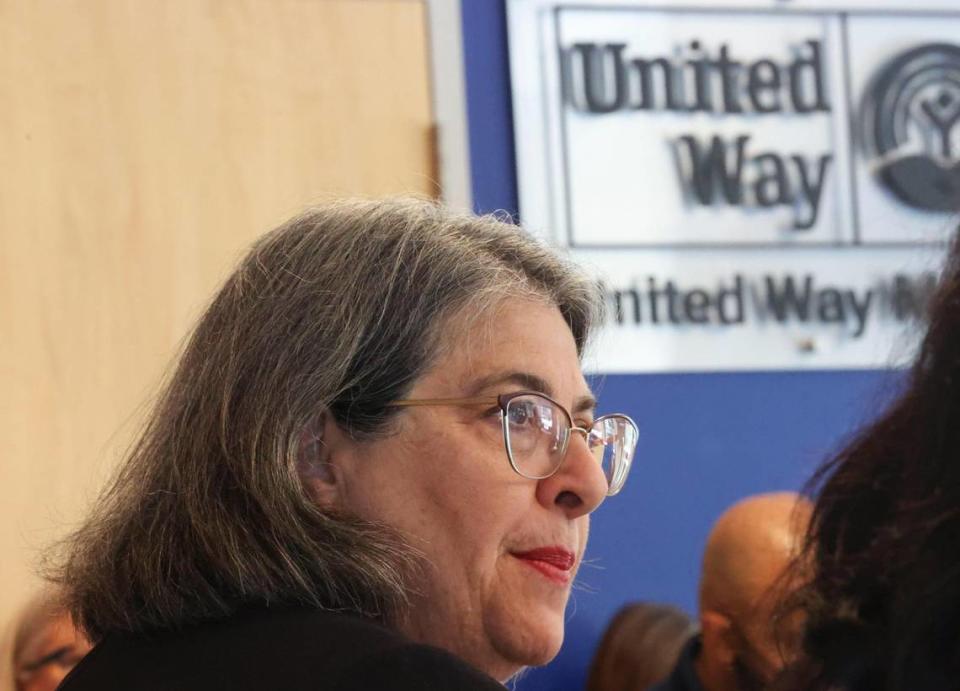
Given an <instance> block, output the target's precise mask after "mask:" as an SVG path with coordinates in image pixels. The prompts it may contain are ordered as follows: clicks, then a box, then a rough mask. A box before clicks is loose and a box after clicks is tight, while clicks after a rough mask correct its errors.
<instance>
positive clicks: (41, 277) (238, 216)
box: [0, 0, 434, 619]
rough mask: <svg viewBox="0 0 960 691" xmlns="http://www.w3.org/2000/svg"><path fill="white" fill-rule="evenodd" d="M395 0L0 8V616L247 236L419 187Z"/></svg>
mask: <svg viewBox="0 0 960 691" xmlns="http://www.w3.org/2000/svg"><path fill="white" fill-rule="evenodd" d="M425 22H426V17H425V8H424V6H423V3H422V2H417V1H413V0H0V324H2V326H0V619H6V618H7V617H8V615H9V614H10V613H11V612H12V610H13V608H14V607H15V606H16V605H17V604H18V603H19V602H21V601H22V599H23V598H24V597H25V595H26V593H27V592H28V590H29V589H31V588H32V587H33V585H34V582H33V580H32V576H31V575H30V574H31V568H32V562H33V560H34V559H35V558H36V555H37V554H38V551H39V548H41V547H43V546H44V545H45V544H47V543H48V542H49V541H50V540H51V539H53V538H55V537H56V536H58V535H61V534H63V532H64V530H65V529H66V528H67V527H69V526H70V525H72V524H73V523H75V522H76V521H77V520H78V519H79V517H80V516H81V515H82V512H83V510H84V508H85V507H86V506H87V505H88V504H89V501H90V500H91V498H92V497H93V496H95V493H96V491H97V490H98V489H99V487H100V486H101V484H102V482H103V480H104V478H105V477H106V476H108V475H109V473H110V471H111V470H112V468H113V467H114V466H115V463H116V461H117V459H118V457H119V455H120V453H121V451H122V450H123V448H124V447H125V446H126V444H127V443H129V440H130V438H131V435H132V433H133V430H134V429H135V427H136V422H137V419H138V416H137V414H136V413H135V411H136V410H138V409H140V410H141V411H142V409H143V407H144V404H145V402H146V401H147V400H148V399H149V396H150V394H151V393H152V392H153V391H154V390H155V386H156V384H157V383H158V380H159V377H160V375H161V373H162V372H163V370H164V368H165V366H166V365H167V364H168V363H169V362H170V361H171V359H172V357H173V356H174V353H175V350H176V347H177V344H178V343H179V342H180V341H181V339H182V338H183V337H184V335H185V334H186V333H187V331H188V328H189V325H190V323H191V321H192V320H193V319H194V318H195V317H196V316H197V315H198V313H199V311H200V310H201V309H202V306H203V304H204V302H205V301H206V300H207V299H208V298H209V297H210V295H211V294H212V292H213V290H214V289H215V286H216V284H217V283H218V282H219V281H220V280H221V279H222V278H223V276H224V275H225V273H226V271H227V270H228V269H229V267H230V266H231V265H232V264H233V262H234V261H235V260H236V259H237V258H238V257H239V256H240V255H241V254H242V251H243V249H244V248H245V247H246V246H247V245H248V244H249V242H250V241H251V240H252V239H253V238H254V237H256V236H257V235H258V234H260V233H261V232H263V231H264V230H266V229H268V228H270V227H272V226H273V225H275V224H276V223H277V222H279V221H281V220H283V219H284V218H285V217H287V216H288V215H290V214H291V213H292V212H294V211H296V210H297V209H298V208H299V207H301V206H302V205H304V204H305V203H308V202H310V201H315V200H318V199H322V198H324V197H327V196H331V195H342V194H363V195H383V194H389V193H402V192H416V193H421V194H430V193H433V192H434V184H433V182H432V165H431V160H432V156H431V146H430V121H431V114H430V105H429V85H428V83H427V74H428V69H427V56H426V26H425Z"/></svg>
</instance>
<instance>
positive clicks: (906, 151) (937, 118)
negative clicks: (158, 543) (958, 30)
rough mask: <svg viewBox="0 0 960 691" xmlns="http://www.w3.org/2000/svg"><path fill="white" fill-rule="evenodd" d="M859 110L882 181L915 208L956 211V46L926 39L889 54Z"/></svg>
mask: <svg viewBox="0 0 960 691" xmlns="http://www.w3.org/2000/svg"><path fill="white" fill-rule="evenodd" d="M863 113H864V115H865V120H866V122H865V123H864V125H865V129H864V135H865V138H866V141H865V145H866V148H867V151H868V153H869V154H870V155H871V156H872V157H873V160H874V165H875V170H874V172H875V174H876V175H877V177H878V179H879V180H880V181H881V182H882V183H883V184H884V186H885V187H886V188H887V189H888V190H889V191H890V192H891V193H893V194H894V195H895V196H896V197H897V198H898V199H899V200H900V201H902V202H903V203H905V204H908V205H909V206H912V207H914V208H917V209H923V210H926V211H949V212H955V211H960V46H956V45H952V44H948V43H931V44H927V45H922V46H919V47H917V48H913V49H912V50H909V51H907V52H905V53H902V54H900V55H898V56H897V57H895V58H893V59H892V60H891V61H890V62H889V63H887V65H886V66H885V67H884V68H883V69H882V70H881V72H880V73H879V74H878V76H877V79H876V80H875V81H874V83H873V85H872V87H871V88H870V90H869V93H868V95H867V98H866V102H865V108H864V110H863Z"/></svg>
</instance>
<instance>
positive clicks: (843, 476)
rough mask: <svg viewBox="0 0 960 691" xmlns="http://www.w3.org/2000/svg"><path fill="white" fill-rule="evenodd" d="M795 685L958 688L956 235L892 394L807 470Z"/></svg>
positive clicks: (859, 689)
mask: <svg viewBox="0 0 960 691" xmlns="http://www.w3.org/2000/svg"><path fill="white" fill-rule="evenodd" d="M813 486H814V488H815V493H816V506H815V509H814V512H813V518H812V522H811V526H810V530H809V533H808V536H807V540H806V554H805V560H804V561H801V562H798V568H800V569H803V570H806V569H807V568H811V569H812V576H810V577H809V578H808V581H807V585H806V587H805V588H803V589H802V590H801V591H800V592H799V594H798V597H797V598H796V599H795V602H794V603H793V605H794V606H795V605H799V606H801V607H802V608H803V609H805V610H806V614H807V616H808V623H807V628H806V633H805V635H804V649H805V655H804V657H803V658H802V659H801V661H800V663H798V664H797V665H796V666H794V668H793V669H792V670H791V671H790V674H789V675H788V678H787V679H785V680H783V681H782V683H781V684H780V686H781V687H783V688H788V689H795V690H797V691H799V690H801V689H803V690H804V691H821V690H822V691H826V690H828V689H829V690H831V691H894V690H895V691H941V690H942V691H947V690H955V689H958V688H960V241H956V242H955V243H954V246H953V248H952V250H951V252H950V255H949V259H948V262H947V265H946V267H945V269H944V272H943V275H942V278H941V283H940V286H939V289H938V291H937V292H936V293H935V295H934V297H933V299H932V302H931V304H930V308H929V326H928V329H927V332H926V336H925V338H924V339H923V343H922V345H921V348H920V351H919V354H918V356H917V358H916V362H915V363H914V365H913V367H912V369H911V370H910V372H909V375H908V376H907V379H906V381H905V383H904V388H903V390H902V392H901V393H900V394H899V396H898V397H897V398H896V400H895V401H894V402H893V403H892V405H890V407H889V408H888V409H887V410H886V412H884V413H883V414H882V415H881V416H880V417H879V419H877V420H876V421H875V422H874V423H872V424H871V425H869V426H868V427H867V428H866V429H865V430H863V431H862V432H861V433H860V434H859V435H858V436H857V437H856V438H855V439H854V440H853V441H852V443H850V444H849V445H848V446H847V447H846V448H845V449H843V450H842V451H841V452H840V453H839V454H837V456H836V457H835V458H833V459H832V460H831V461H829V462H828V463H827V464H826V465H825V466H824V467H823V468H822V469H821V470H820V471H819V472H818V474H817V475H816V476H815V478H814V481H813Z"/></svg>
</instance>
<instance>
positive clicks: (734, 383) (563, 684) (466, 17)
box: [462, 0, 897, 691]
mask: <svg viewBox="0 0 960 691" xmlns="http://www.w3.org/2000/svg"><path fill="white" fill-rule="evenodd" d="M462 17H463V38H464V53H465V55H464V59H465V65H466V78H467V115H468V119H469V123H468V126H469V132H470V155H471V172H472V176H473V181H472V182H473V197H474V207H475V209H476V210H477V211H478V212H489V211H494V210H498V209H506V210H508V211H510V212H511V213H515V212H516V211H517V184H516V166H515V159H514V149H513V131H512V113H511V106H510V91H509V89H510V84H509V65H508V61H507V45H506V12H505V4H504V0H465V1H464V2H462ZM896 382H897V377H896V375H895V374H892V373H890V372H884V371H856V372H766V373H726V374H695V375H694V374H669V375H616V376H612V375H611V376H606V377H602V378H598V379H596V380H595V381H594V382H593V384H594V388H595V390H596V391H597V392H598V393H599V395H600V402H601V412H604V411H605V412H613V411H620V412H626V413H628V414H630V415H631V416H633V417H634V419H635V420H637V422H638V423H639V425H640V429H641V440H640V446H639V449H638V452H637V461H636V465H635V467H634V470H633V472H632V474H631V476H630V480H629V481H628V483H627V486H626V488H625V489H624V490H623V492H622V493H621V494H620V495H618V496H617V497H616V498H614V499H612V500H610V501H609V502H607V503H606V504H604V505H603V506H602V507H601V508H600V509H599V510H598V511H597V512H596V514H595V518H594V522H593V529H592V535H591V540H590V546H589V548H588V550H587V558H588V559H589V560H590V563H589V564H585V565H584V567H583V568H582V569H581V571H580V576H579V579H578V580H579V583H580V585H581V586H582V587H581V588H578V589H576V590H575V591H574V597H573V599H572V602H571V607H570V613H569V617H568V624H567V638H566V642H565V644H564V646H563V650H562V651H561V653H560V655H559V656H558V657H557V659H556V660H554V661H553V663H551V664H550V665H548V666H547V667H544V668H542V669H537V670H531V671H530V672H528V673H527V674H525V675H524V676H523V677H522V678H521V679H520V680H518V681H517V682H516V684H515V687H516V688H517V689H520V690H521V691H538V690H540V689H543V690H544V691H546V690H548V689H549V690H550V691H572V690H574V689H578V690H579V689H582V688H583V687H584V681H585V679H586V672H587V667H588V665H589V662H590V659H591V657H592V655H593V652H594V649H595V647H596V645H597V643H598V640H599V637H600V635H601V634H602V632H603V630H604V628H605V626H606V623H607V622H608V621H609V620H610V618H611V617H612V616H613V614H614V613H615V612H616V610H617V609H619V608H620V607H621V606H622V605H623V604H625V603H626V602H629V601H632V600H650V601H655V602H668V603H673V604H677V605H679V606H681V607H682V608H684V609H686V610H687V611H688V612H690V613H693V612H694V608H695V600H696V587H697V571H698V569H699V562H700V553H701V551H702V549H703V544H704V541H705V539H706V535H707V532H708V531H709V528H710V525H711V523H712V522H713V520H714V518H716V516H717V515H719V514H720V512H722V511H723V509H724V508H726V507H727V506H729V505H730V504H731V503H733V502H734V501H735V500H736V499H738V498H740V497H743V496H745V495H748V494H753V493H756V492H762V491H769V490H777V489H800V488H801V487H802V486H803V484H804V482H805V481H806V480H807V479H808V478H809V476H810V474H811V473H812V471H813V470H814V469H815V468H816V467H817V465H818V464H819V463H820V462H821V461H822V460H824V458H825V457H827V456H828V455H829V454H830V453H831V452H832V451H834V450H836V448H837V447H838V445H839V444H840V443H841V442H842V441H843V440H844V439H846V438H847V437H849V435H850V434H852V433H853V431H854V430H855V429H856V427H857V426H858V425H860V424H861V423H862V422H864V421H866V420H868V419H869V418H870V417H871V416H872V415H874V414H875V413H876V412H877V411H878V410H879V409H880V408H881V407H882V406H883V404H884V402H885V401H887V400H889V397H890V395H891V394H892V393H893V391H894V389H895V386H896Z"/></svg>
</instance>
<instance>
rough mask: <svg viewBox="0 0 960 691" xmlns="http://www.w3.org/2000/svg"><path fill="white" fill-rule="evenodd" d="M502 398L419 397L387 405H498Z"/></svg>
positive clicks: (405, 406) (400, 406)
mask: <svg viewBox="0 0 960 691" xmlns="http://www.w3.org/2000/svg"><path fill="white" fill-rule="evenodd" d="M499 402H500V399H499V398H497V397H496V396H477V397H473V398H418V399H415V400H400V401H393V402H392V403H389V404H388V405H387V407H390V408H392V407H398V408H407V407H413V406H425V405H496V404H497V403H499Z"/></svg>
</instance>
